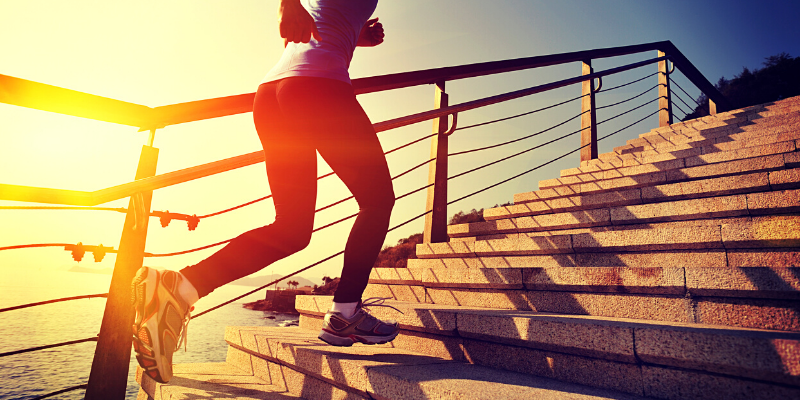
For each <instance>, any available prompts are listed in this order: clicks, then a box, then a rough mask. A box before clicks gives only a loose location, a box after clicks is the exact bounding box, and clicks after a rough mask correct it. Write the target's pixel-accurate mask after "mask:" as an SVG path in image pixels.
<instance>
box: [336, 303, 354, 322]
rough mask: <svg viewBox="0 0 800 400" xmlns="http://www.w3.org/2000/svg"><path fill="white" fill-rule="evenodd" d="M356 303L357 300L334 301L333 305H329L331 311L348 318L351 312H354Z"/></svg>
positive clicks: (350, 316) (351, 315)
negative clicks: (349, 301)
mask: <svg viewBox="0 0 800 400" xmlns="http://www.w3.org/2000/svg"><path fill="white" fill-rule="evenodd" d="M357 305H358V302H357V301H356V302H353V303H337V302H335V301H334V302H333V305H332V306H331V311H334V312H336V311H338V312H339V313H341V314H342V315H343V316H344V317H345V318H348V319H349V318H352V317H353V314H355V313H356V306H357Z"/></svg>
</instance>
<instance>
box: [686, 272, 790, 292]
mask: <svg viewBox="0 0 800 400" xmlns="http://www.w3.org/2000/svg"><path fill="white" fill-rule="evenodd" d="M686 287H687V289H688V290H689V292H690V293H692V294H695V295H700V296H719V297H758V298H774V299H800V268H781V267H774V268H768V267H745V268H713V267H712V268H705V267H696V268H687V269H686Z"/></svg>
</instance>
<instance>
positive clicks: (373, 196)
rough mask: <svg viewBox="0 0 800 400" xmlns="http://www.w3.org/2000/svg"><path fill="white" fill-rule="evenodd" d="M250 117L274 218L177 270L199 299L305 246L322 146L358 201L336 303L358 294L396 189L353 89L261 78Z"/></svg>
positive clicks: (295, 79) (333, 82)
mask: <svg viewBox="0 0 800 400" xmlns="http://www.w3.org/2000/svg"><path fill="white" fill-rule="evenodd" d="M253 119H254V120H255V125H256V131H257V132H258V136H259V138H260V139H261V145H262V146H263V147H264V156H265V159H266V166H267V176H268V178H269V185H270V188H271V189H272V196H273V200H274V202H275V214H276V215H275V222H273V223H272V224H270V225H267V226H263V227H261V228H257V229H253V230H251V231H249V232H245V233H243V234H241V235H239V236H238V237H236V238H235V239H233V240H232V241H231V242H230V243H228V244H227V245H226V246H225V247H224V248H222V249H221V250H220V251H218V252H216V253H214V254H213V255H211V257H209V258H207V259H205V260H203V261H201V262H200V263H198V264H196V265H193V266H190V267H186V268H184V269H183V270H181V273H183V275H185V276H186V278H187V279H189V281H190V282H191V283H192V284H193V285H194V287H195V288H196V289H197V292H198V294H199V295H200V297H203V296H205V295H207V294H208V293H210V292H211V291H213V290H214V289H216V288H218V287H220V286H222V285H224V284H226V283H228V282H232V281H234V280H236V279H239V278H241V277H244V276H247V275H249V274H252V273H254V272H256V271H258V270H260V269H262V268H264V267H266V266H267V265H270V264H271V263H273V262H275V261H277V260H280V259H282V258H284V257H286V256H289V255H291V254H293V253H296V252H298V251H300V250H302V249H303V248H305V247H306V246H308V243H309V241H310V240H311V231H312V229H313V225H314V208H315V204H316V197H317V155H316V152H319V154H320V155H321V156H322V158H323V159H325V161H326V162H327V163H328V165H330V167H331V168H332V169H333V171H334V172H335V173H336V175H338V176H339V178H340V179H341V180H342V181H343V182H344V184H345V185H347V187H348V189H350V191H351V192H352V193H353V195H354V196H355V199H356V201H357V202H358V206H359V213H358V217H357V218H356V221H355V224H354V225H353V229H352V230H351V231H350V236H349V237H348V239H347V245H346V246H345V250H344V268H343V269H342V277H341V281H340V282H339V287H338V289H337V290H336V293H335V295H334V301H336V302H341V303H348V302H355V301H358V300H360V299H361V294H362V293H363V292H364V289H365V288H366V287H367V281H368V280H369V273H370V270H371V269H372V265H373V264H374V263H375V259H376V258H377V256H378V252H379V251H380V249H381V246H382V245H383V241H384V239H385V237H386V230H387V228H388V226H389V216H390V214H391V211H392V207H393V206H394V190H393V189H392V181H391V177H390V175H389V168H388V167H387V165H386V158H385V157H384V155H383V150H382V149H381V145H380V143H379V142H378V137H377V135H376V134H375V130H374V129H373V128H372V124H371V123H370V121H369V118H368V117H367V115H366V114H365V113H364V110H363V109H362V108H361V105H359V104H358V101H356V97H355V94H354V93H353V88H352V87H351V86H350V85H348V84H346V83H344V82H340V81H337V80H332V79H325V78H312V77H292V78H285V79H283V80H280V81H277V82H269V83H264V84H262V85H261V86H259V88H258V92H257V93H256V97H255V102H254V104H253Z"/></svg>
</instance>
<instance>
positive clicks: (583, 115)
mask: <svg viewBox="0 0 800 400" xmlns="http://www.w3.org/2000/svg"><path fill="white" fill-rule="evenodd" d="M649 51H657V52H658V53H657V57H655V58H652V59H647V60H644V61H639V62H635V63H631V64H627V65H623V66H619V67H616V68H611V69H607V70H604V71H594V69H593V68H592V60H596V59H600V58H609V57H616V56H623V55H629V54H636V53H642V52H649ZM668 62H672V64H673V66H672V68H668ZM567 63H581V75H578V76H575V77H572V78H568V79H563V80H559V81H555V82H550V83H546V84H542V85H537V86H533V87H529V88H524V89H520V90H516V91H512V92H508V93H502V94H498V95H494V96H490V97H486V98H482V99H478V100H473V101H469V102H465V103H460V104H454V105H449V98H448V94H447V93H446V91H445V84H446V82H447V81H453V80H459V79H466V78H472V77H479V76H487V75H494V74H500V73H505V72H511V71H519V70H526V69H533V68H539V67H544V66H552V65H560V64H567ZM652 64H657V71H656V72H654V73H651V74H648V75H647V76H645V77H643V78H640V79H637V80H634V81H631V82H628V83H625V84H622V85H618V86H616V87H613V88H608V89H604V90H602V79H603V77H606V76H610V75H614V74H619V73H621V72H625V71H630V70H633V69H637V68H642V67H645V66H649V65H652ZM674 68H678V69H680V71H681V72H682V73H683V74H684V76H685V77H686V78H687V79H688V80H689V81H690V82H691V83H693V84H694V85H695V86H696V87H697V88H698V89H699V90H700V91H701V92H703V93H705V95H706V96H708V98H709V99H710V111H711V113H712V114H714V113H716V112H717V111H718V110H720V111H721V110H726V109H729V108H730V104H729V103H728V102H727V101H726V100H725V98H724V97H723V96H722V95H721V94H720V93H719V92H718V91H717V90H716V88H714V86H713V85H712V84H711V83H710V82H709V81H708V80H707V79H706V78H705V77H703V76H702V74H700V72H699V71H697V69H696V68H695V67H694V66H693V65H692V64H691V62H689V60H688V59H687V58H686V57H685V56H684V55H683V54H682V53H681V52H680V51H679V50H678V49H677V48H675V46H673V45H672V43H671V42H668V41H664V42H655V43H647V44H641V45H634V46H624V47H615V48H607V49H597V50H589V51H579V52H571V53H563V54H554V55H548V56H537V57H528V58H520V59H514V60H505V61H494V62H486V63H478V64H470V65H463V66H455V67H446V68H436V69H429V70H422V71H413V72H405V73H399V74H391V75H383V76H375V77H370V78H362V79H355V80H353V87H354V89H355V92H356V94H363V93H372V92H379V91H386V90H393V89H399V88H406V87H411V86H417V85H428V84H431V85H435V107H434V109H432V110H429V111H425V112H420V113H416V114H412V115H407V116H403V117H399V118H395V119H391V120H388V121H383V122H379V123H376V124H374V125H373V126H374V128H375V130H376V132H383V131H388V130H391V129H395V128H399V127H402V126H407V125H410V124H415V123H418V122H423V121H428V120H433V121H434V131H433V133H432V134H429V135H426V136H424V137H422V138H420V139H416V140H414V141H412V142H410V143H407V144H405V145H402V146H399V147H397V148H395V149H392V150H389V151H387V152H386V154H390V153H393V152H395V151H398V150H400V149H403V148H406V147H408V146H409V145H411V144H414V143H418V142H420V141H422V140H425V139H428V138H430V139H431V153H430V154H431V156H430V158H429V159H428V160H426V161H424V162H422V163H420V164H417V165H416V166H414V167H413V168H411V169H409V170H407V171H405V172H403V173H401V174H398V175H396V176H395V177H393V179H397V178H399V177H401V176H404V175H406V174H408V173H409V172H411V171H413V170H416V169H418V168H422V167H424V166H426V165H428V167H429V180H428V183H427V185H425V186H422V187H420V188H418V189H415V190H413V191H411V192H408V193H406V194H403V195H401V196H398V199H401V198H404V197H406V196H408V195H410V194H412V193H417V192H419V191H422V190H427V203H426V209H425V211H424V212H423V213H421V214H419V215H417V216H415V217H414V218H412V219H409V220H407V221H405V222H403V223H401V224H399V225H396V226H394V227H393V228H391V229H390V230H394V229H397V228H399V227H400V226H403V225H405V224H408V223H410V222H411V221H414V220H416V219H418V218H421V217H423V216H424V217H425V227H424V241H425V242H428V243H430V242H444V241H447V240H448V237H447V212H446V210H447V206H448V205H450V204H453V203H456V202H458V201H461V200H463V199H465V198H468V197H470V196H473V195H476V194H478V193H481V192H484V191H486V190H489V189H491V188H493V187H496V186H498V185H501V184H503V183H505V182H508V181H510V180H513V179H516V178H518V177H520V176H523V175H525V174H528V173H530V172H533V171H535V170H538V169H540V168H542V167H544V166H546V165H549V164H552V163H554V162H556V161H557V160H560V159H563V158H564V157H567V156H569V155H570V154H574V153H577V152H580V158H581V160H582V161H587V160H591V159H595V158H597V157H598V154H597V152H598V150H597V143H598V142H599V141H601V140H603V139H605V138H608V137H610V136H613V135H615V134H617V133H619V132H621V131H623V130H625V129H627V128H629V127H631V126H633V125H636V124H638V123H640V122H642V121H644V120H645V119H647V118H648V117H650V116H652V115H655V114H658V115H659V126H666V125H669V124H671V123H672V121H673V113H672V109H673V105H674V102H673V100H672V95H673V93H672V92H671V90H670V84H671V83H674V82H673V81H671V80H670V78H669V74H670V73H672V72H673V71H672V70H673V69H674ZM653 75H657V76H658V84H657V85H656V86H653V87H651V88H649V89H648V90H646V91H644V92H642V93H640V94H638V95H636V96H633V97H631V98H628V99H626V100H624V101H619V102H617V103H614V104H610V105H606V106H602V107H598V106H597V105H596V96H597V95H598V94H600V93H603V92H607V91H611V90H614V89H617V88H620V87H624V86H627V85H631V84H634V83H637V82H640V81H643V80H644V79H647V78H651V77H652V76H653ZM596 80H597V81H598V84H597V85H595V81H596ZM576 84H580V85H581V96H578V97H575V98H573V99H570V100H567V101H563V102H560V103H558V104H554V105H551V106H547V107H544V108H541V109H537V110H532V111H529V112H525V113H522V114H517V115H513V116H509V117H504V118H501V119H497V120H492V121H487V122H483V123H478V124H473V125H469V126H464V127H461V128H459V127H458V126H457V121H458V119H457V118H458V114H459V113H463V112H466V111H469V110H473V109H477V108H481V107H485V106H488V105H492V104H497V103H501V102H506V101H509V100H513V99H518V98H521V97H525V96H530V95H533V94H536V93H542V92H546V91H549V90H553V89H557V88H561V87H565V86H569V85H576ZM0 88H1V89H2V90H0V102H2V103H7V104H13V105H17V106H23V107H28V108H34V109H38V110H43V111H49V112H57V113H62V114H68V115H73V116H79V117H84V118H90V119H95V120H100V121H106V122H113V123H117V124H123V125H129V126H135V127H138V128H140V131H150V136H149V139H148V142H147V144H146V145H145V146H144V147H143V148H142V153H141V156H140V160H139V166H138V169H137V173H136V178H135V180H134V181H133V182H128V183H124V184H121V185H117V186H113V187H109V188H106V189H101V190H97V191H92V192H87V191H70V190H61V189H51V188H40V187H28V186H19V185H7V184H0V200H12V201H22V202H37V203H50V204H58V205H61V206H82V207H77V208H80V209H92V210H111V211H120V212H125V213H126V218H125V223H124V226H123V233H122V238H121V240H120V244H119V248H118V249H117V250H114V249H113V248H106V247H103V246H102V245H101V246H84V245H82V244H81V243H78V244H77V245H71V244H64V243H52V244H35V245H19V246H8V247H5V248H0V250H8V249H12V248H23V247H43V246H64V247H65V249H67V250H72V251H73V256H75V255H76V252H77V254H79V255H80V256H81V257H82V256H83V253H84V252H85V251H87V250H88V251H91V252H94V253H95V257H97V255H98V253H103V254H105V253H113V252H116V253H117V259H116V263H115V267H114V273H113V275H112V280H111V285H110V289H109V293H108V294H107V298H108V299H107V302H106V308H105V313H104V316H103V322H102V325H101V328H100V334H99V338H87V339H81V340H78V341H71V342H64V343H57V344H54V345H48V346H43V347H41V348H49V347H53V346H56V345H69V344H73V343H78V342H81V343H82V342H85V341H94V340H97V342H98V343H97V347H96V350H95V355H94V360H93V363H92V371H91V374H90V377H89V382H88V384H86V385H78V386H74V387H72V388H67V389H63V390H60V391H58V392H54V393H51V394H48V396H49V395H53V394H55V393H62V392H64V391H66V390H77V389H83V388H85V389H86V398H89V399H112V398H122V397H124V393H125V386H126V384H127V376H128V361H129V360H130V349H131V338H130V326H131V323H132V322H131V321H132V320H133V315H132V310H131V309H130V307H129V298H130V293H129V290H130V287H129V284H130V282H131V280H132V279H133V275H134V274H135V271H136V270H137V269H138V268H139V267H141V265H142V261H143V258H144V257H165V256H173V255H179V254H186V253H189V252H193V251H197V250H201V249H205V248H209V247H214V246H218V245H221V244H224V243H226V242H228V241H229V240H226V241H222V242H218V243H214V244H210V245H207V246H203V247H200V248H197V249H190V250H185V251H179V252H174V253H166V254H152V253H147V252H145V242H146V237H147V228H148V223H149V222H148V221H149V219H150V218H149V217H157V218H159V219H160V220H161V224H162V226H166V224H168V223H169V221H171V220H172V219H182V220H186V221H187V222H188V223H189V228H190V229H193V227H196V226H197V223H198V221H199V220H200V219H202V218H208V217H212V216H216V215H220V214H223V213H225V212H228V211H232V210H235V209H238V208H241V207H245V206H248V205H250V204H254V203H256V202H258V201H262V200H265V199H267V198H269V197H270V196H266V197H262V198H259V199H256V200H253V201H250V202H247V203H244V204H241V205H238V206H235V207H232V208H228V209H226V210H222V211H219V212H216V213H211V214H208V215H203V216H200V217H198V216H196V215H191V216H190V215H188V214H180V213H170V212H168V211H164V212H162V211H151V210H150V203H151V199H152V192H153V190H156V189H160V188H165V187H169V186H173V185H177V184H180V183H184V182H188V181H190V180H194V179H199V178H202V177H207V176H211V175H214V174H218V173H222V172H226V171H231V170H234V169H237V168H242V167H245V166H248V165H253V164H256V163H260V162H262V161H264V156H263V153H262V152H261V151H256V152H252V153H248V154H243V155H240V156H236V157H231V158H227V159H224V160H219V161H215V162H211V163H207V164H203V165H198V166H194V167H190V168H185V169H182V170H179V171H174V172H170V173H166V174H161V175H156V174H155V166H156V162H157V158H158V149H156V148H155V147H153V142H154V139H155V131H156V129H160V128H163V127H166V126H169V125H175V124H180V123H186V122H191V121H199V120H204V119H209V118H217V117H223V116H229V115H235V114H241V113H246V112H250V111H252V102H253V98H254V93H248V94H242V95H236V96H228V97H221V98H214V99H207V100H200V101H194V102H188V103H181V104H174V105H168V106H163V107H155V108H151V107H146V106H142V105H138V104H133V103H128V102H123V101H119V100H114V99H109V98H104V97H100V96H94V95H90V94H86V93H81V92H76V91H72V90H68V89H63V88H59V87H55V86H50V85H45V84H42V83H37V82H32V81H27V80H23V79H19V78H14V77H9V76H5V75H0ZM656 88H657V89H658V96H657V97H656V98H655V99H653V100H650V101H647V102H645V103H644V104H641V105H639V106H637V107H634V108H632V109H629V110H627V111H624V112H622V113H618V114H616V115H615V116H613V117H610V118H607V119H605V120H603V121H599V122H598V121H597V117H596V111H597V110H600V109H604V108H610V107H614V106H618V105H621V104H624V103H627V102H629V101H633V100H635V99H637V98H640V97H642V96H644V95H645V94H647V93H649V92H650V91H651V90H653V89H656ZM680 90H682V91H683V92H684V93H686V92H685V90H683V88H680ZM686 94H687V95H688V93H686ZM690 97H691V96H690ZM54 99H55V100H54ZM578 100H580V102H581V112H580V113H579V114H577V115H576V116H574V117H572V118H570V119H568V120H566V121H563V122H561V123H558V124H556V125H554V126H552V127H549V128H546V129H543V130H540V131H537V132H534V133H532V134H530V135H526V136H524V137H522V138H517V139H514V140H511V141H506V142H503V143H498V144H493V145H490V146H484V147H481V148H476V149H471V150H467V151H460V152H454V153H449V151H448V140H449V136H450V135H451V134H453V133H454V132H456V131H459V130H464V129H468V128H474V127H477V126H482V125H487V124H490V123H496V122H500V121H504V120H508V119H511V118H517V117H521V116H524V115H530V114H533V113H536V112H541V111H545V110H548V109H551V108H554V107H557V106H562V105H565V104H569V103H571V102H573V101H578ZM679 100H680V101H682V102H683V100H682V99H681V98H679ZM656 101H657V102H658V109H657V110H656V111H655V112H653V113H650V114H648V115H647V116H645V117H643V118H640V119H638V120H637V121H635V122H633V123H631V124H628V125H627V126H625V127H623V128H622V129H618V130H616V131H614V132H611V133H610V134H606V135H604V136H602V137H600V138H599V139H598V137H597V134H598V133H597V132H598V126H599V125H601V124H603V123H605V122H608V121H610V120H613V119H616V118H618V117H621V116H623V115H626V114H628V113H631V112H633V111H636V110H638V109H641V108H642V107H645V106H647V105H649V104H651V103H653V102H656ZM684 104H685V102H684ZM686 105H687V106H688V104H686ZM681 111H682V112H684V111H683V110H682V109H681ZM684 114H686V113H685V112H684ZM450 115H452V116H453V117H452V119H453V121H452V124H451V123H450V122H449V118H448V117H449V116H450ZM578 118H580V120H581V128H580V129H579V130H575V131H572V132H570V133H567V134H564V135H562V136H560V137H557V138H555V139H551V140H549V141H546V142H544V143H541V144H538V145H536V146H533V147H530V148H527V149H525V150H522V151H519V152H516V153H514V154H512V155H509V156H507V157H504V158H501V159H498V160H495V161H492V162H490V163H487V164H484V165H480V166H476V167H474V168H471V169H469V170H467V171H465V172H461V173H458V174H455V175H452V176H449V175H448V158H449V157H453V156H459V155H463V154H467V153H472V152H477V151H482V150H486V149H489V148H497V147H501V146H505V145H508V144H512V143H520V142H522V141H524V140H527V139H531V138H534V137H537V136H539V135H542V134H544V133H546V132H549V131H552V130H554V129H556V128H558V127H560V126H563V125H564V124H566V123H568V122H570V121H573V120H575V119H578ZM579 133H580V136H581V141H580V145H579V146H578V147H577V148H575V149H574V150H572V151H570V152H568V153H565V154H563V155H560V156H558V157H555V158H553V159H551V160H549V161H546V162H544V163H542V164H540V165H538V166H535V167H533V168H530V169H527V170H525V171H523V172H521V173H519V174H516V175H513V176H511V177H507V178H504V179H502V180H500V181H499V182H496V183H494V184H492V185H489V186H487V187H484V188H481V189H479V190H477V191H473V192H471V193H469V194H467V195H464V196H461V197H459V198H457V199H455V200H451V201H448V200H447V193H448V190H447V185H448V181H449V180H452V179H456V178H459V177H461V176H464V175H466V174H469V173H471V172H474V171H477V170H480V169H483V168H486V167H489V166H492V165H495V164H497V163H500V162H503V161H505V160H508V159H511V158H513V157H516V156H519V155H521V154H525V153H528V152H530V151H533V150H536V149H539V148H541V147H543V146H546V145H549V144H551V143H555V142H557V141H561V140H563V139H566V138H568V137H571V136H573V135H577V134H579ZM330 175H332V173H331V174H326V175H323V176H320V177H319V179H322V178H325V177H327V176H330ZM126 197H128V198H129V205H128V207H127V208H126V209H110V208H101V207H93V206H96V205H99V204H103V203H107V202H109V201H112V200H117V199H122V198H126ZM351 198H352V196H351V197H348V198H345V199H342V200H339V201H337V202H334V203H332V204H330V205H328V206H325V207H322V208H320V209H318V210H317V211H322V210H325V209H328V208H330V207H332V206H334V205H337V204H340V203H342V202H344V201H347V200H349V199H351ZM2 208H6V209H8V208H44V207H40V206H37V207H2ZM53 208H55V209H63V208H76V207H53ZM353 217H355V214H354V215H350V216H347V217H344V218H341V219H339V220H337V221H335V222H333V223H330V224H327V225H325V226H322V227H319V228H317V229H315V231H318V230H321V229H325V228H327V227H329V226H333V225H335V224H338V223H340V222H343V221H346V220H348V219H350V218H353ZM340 254H342V252H339V253H336V254H333V255H331V256H328V257H325V258H323V259H322V260H320V261H318V262H316V263H313V264H311V265H309V266H307V267H305V268H303V269H300V270H299V271H296V272H294V273H292V274H290V275H287V276H285V277H283V278H281V279H279V280H276V281H275V282H271V283H270V284H268V285H264V286H262V287H259V288H257V289H255V290H253V291H251V292H248V293H246V294H244V295H242V296H239V297H237V298H235V299H232V300H230V301H228V302H225V303H223V304H220V305H218V306H215V307H213V308H211V309H209V310H206V311H204V312H203V313H200V314H197V315H195V318H196V317H199V316H201V315H204V314H205V313H208V312H210V311H212V310H214V309H217V308H219V307H221V306H223V305H225V304H229V303H230V302H233V301H235V300H238V299H240V298H242V297H245V296H247V295H249V294H252V293H255V292H256V291H259V290H262V289H263V288H265V287H267V286H270V285H272V284H274V283H277V282H278V281H280V280H284V279H287V278H289V277H291V276H293V275H296V274H298V273H300V272H302V271H305V270H307V269H309V268H312V267H314V266H316V265H319V264H321V263H322V262H325V261H327V260H329V259H331V258H334V257H336V256H338V255H340ZM94 296H105V295H94ZM84 297H85V296H84ZM58 300H71V299H70V298H67V299H58ZM33 305H37V304H33ZM27 306H31V305H23V306H17V307H10V308H6V309H1V310H0V312H4V311H10V310H13V309H19V308H24V307H27ZM39 349H40V348H32V349H23V350H19V351H13V352H8V353H3V354H0V357H2V356H5V355H11V354H19V353H22V352H28V351H35V350H39Z"/></svg>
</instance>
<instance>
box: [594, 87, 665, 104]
mask: <svg viewBox="0 0 800 400" xmlns="http://www.w3.org/2000/svg"><path fill="white" fill-rule="evenodd" d="M657 87H658V85H655V86H653V87H651V88H649V89H647V90H645V91H644V92H642V93H639V94H637V95H636V96H633V97H631V98H629V99H627V100H622V101H618V102H616V103H614V104H609V105H605V106H600V107H595V110H602V109H604V108H609V107H614V106H618V105H620V104H622V103H627V102H629V101H631V100H633V99H636V98H639V97H642V96H644V95H645V94H647V92H649V91H651V90H653V89H655V88H657Z"/></svg>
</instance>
